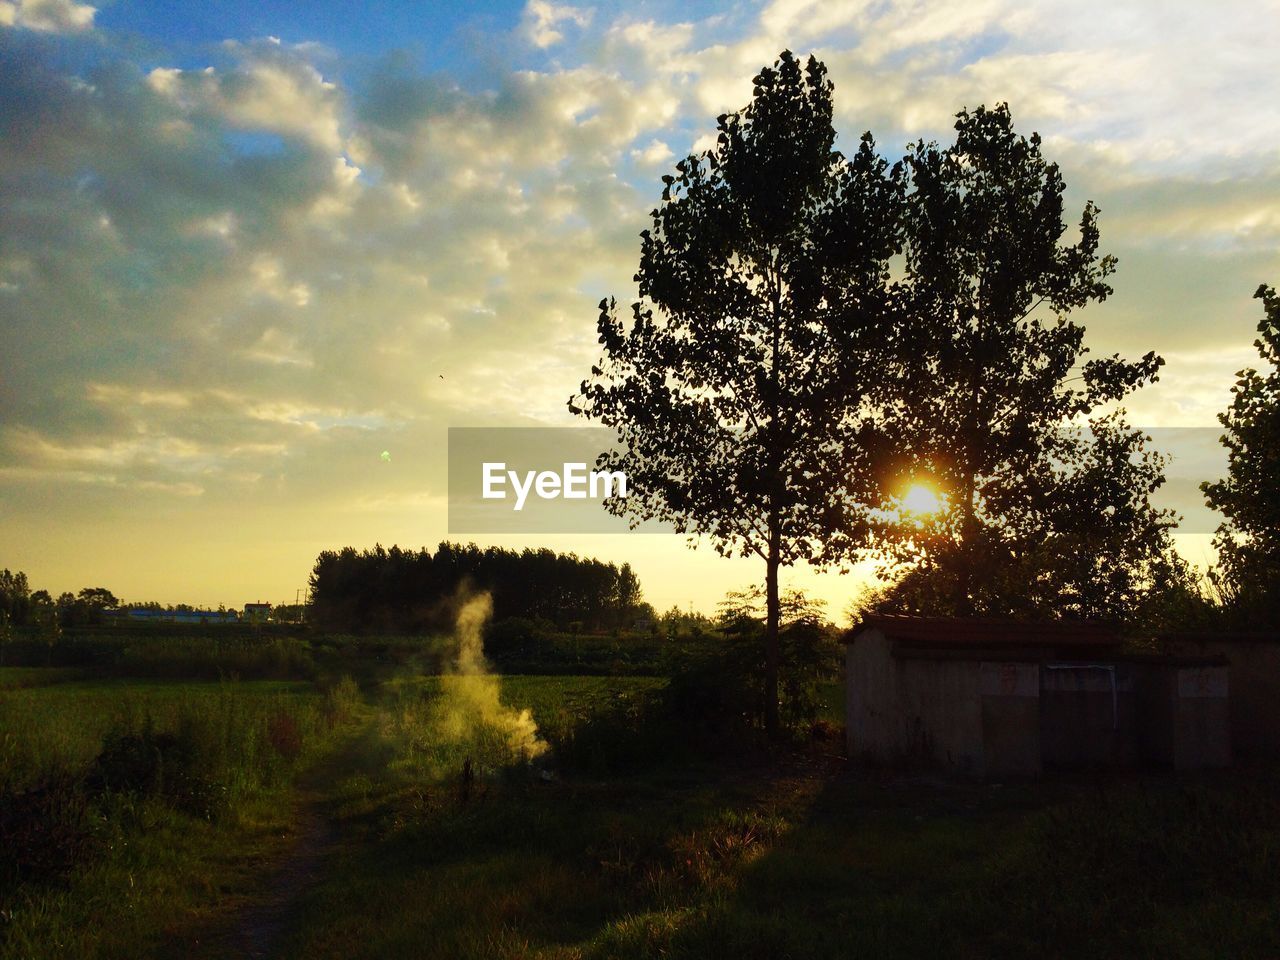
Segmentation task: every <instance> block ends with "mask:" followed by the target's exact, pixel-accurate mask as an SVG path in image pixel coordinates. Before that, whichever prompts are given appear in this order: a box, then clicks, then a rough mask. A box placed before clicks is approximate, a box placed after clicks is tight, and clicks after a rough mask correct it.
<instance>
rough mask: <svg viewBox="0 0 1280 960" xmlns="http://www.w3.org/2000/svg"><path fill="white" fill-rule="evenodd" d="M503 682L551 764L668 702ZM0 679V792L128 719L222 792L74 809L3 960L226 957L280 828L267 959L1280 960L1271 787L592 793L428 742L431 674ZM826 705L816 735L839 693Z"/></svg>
mask: <svg viewBox="0 0 1280 960" xmlns="http://www.w3.org/2000/svg"><path fill="white" fill-rule="evenodd" d="M55 676H57V678H58V679H57V682H50V683H44V682H43V681H44V680H47V679H52V678H53V677H55ZM496 682H497V684H498V686H497V688H496V694H497V697H498V698H499V699H500V702H501V704H502V705H504V706H505V707H507V708H511V709H514V710H516V711H519V710H525V709H527V710H529V711H530V712H531V714H532V718H533V720H534V721H536V723H537V724H538V728H539V732H540V734H541V736H543V737H544V738H545V739H546V740H548V741H549V742H551V744H552V745H553V747H554V746H555V745H557V744H567V743H572V742H573V737H574V731H575V728H576V727H578V726H579V725H581V724H582V723H583V721H584V720H586V719H587V718H590V717H593V716H597V715H599V714H601V713H602V712H604V713H609V712H610V711H613V708H614V707H615V706H616V705H617V704H618V703H620V702H624V703H625V702H630V701H632V700H633V699H636V698H643V697H645V696H646V695H647V694H648V693H649V692H651V691H653V690H655V689H656V688H657V687H659V686H660V685H661V684H662V683H663V681H662V680H659V679H655V678H644V677H625V678H619V677H603V676H578V677H575V676H536V675H528V676H508V677H502V678H498V680H497V681H496ZM0 683H2V684H7V685H5V686H3V687H0V745H3V746H4V751H7V752H4V751H0V771H5V772H6V775H7V776H8V777H9V780H10V782H12V783H18V784H24V785H28V786H31V785H39V784H41V783H46V782H53V781H50V779H49V775H50V771H55V772H56V771H63V772H64V773H70V774H75V773H76V772H77V771H79V772H80V774H81V775H83V774H84V772H85V771H87V770H91V769H93V768H94V764H95V757H97V756H98V754H99V752H101V751H102V750H103V748H104V738H106V740H105V742H108V743H109V742H111V741H110V735H111V734H112V731H120V730H126V731H133V732H134V735H140V731H145V730H146V729H147V726H146V724H147V721H146V719H145V718H146V717H150V718H151V720H150V723H151V725H152V727H154V728H155V729H156V730H173V731H179V730H183V729H187V730H188V731H189V733H190V731H191V730H194V731H195V732H194V733H190V736H191V737H192V738H194V739H193V740H192V742H194V743H197V744H199V745H200V755H201V756H202V757H204V762H206V764H207V766H208V770H207V771H205V772H207V773H208V774H209V776H211V777H213V780H214V782H216V783H219V784H224V785H231V786H234V787H235V789H234V791H233V792H234V802H231V803H230V804H228V805H227V807H226V808H225V809H224V810H223V811H222V812H221V813H220V814H219V815H217V816H202V815H193V814H192V813H191V812H190V810H189V809H186V808H185V807H184V806H183V804H182V803H181V802H180V801H181V800H182V797H181V796H178V797H177V798H176V799H175V798H174V797H173V796H170V795H168V794H166V793H163V792H161V791H159V790H149V791H147V790H144V791H134V792H128V791H124V792H111V793H107V794H105V795H93V796H92V797H89V799H88V800H87V801H86V802H87V803H88V807H87V809H88V810H89V811H90V812H91V813H92V815H93V817H94V818H96V819H94V820H93V823H94V824H95V825H94V827H93V829H92V831H91V836H90V841H91V842H90V843H89V845H88V846H87V847H86V850H87V851H88V854H87V855H86V856H85V857H84V858H83V860H82V861H81V862H79V863H78V865H77V866H76V868H75V869H73V870H71V871H70V872H69V873H66V874H65V875H59V876H58V877H56V878H54V879H52V880H49V881H41V882H39V883H33V884H25V885H22V886H21V887H20V888H19V889H18V891H17V893H16V894H14V893H13V891H12V890H11V891H10V893H9V895H7V896H6V897H5V898H4V899H3V903H0V958H3V960H10V958H15V960H16V958H19V957H22V958H26V957H46V956H48V957H57V956H66V957H92V956H98V957H110V958H114V957H121V958H123V957H147V956H153V957H200V956H204V957H225V956H235V955H238V953H237V950H236V949H235V947H234V946H233V944H234V942H235V941H234V939H233V938H229V936H228V933H229V932H234V931H235V929H236V928H237V924H238V923H240V922H241V919H240V918H242V917H243V913H242V910H243V908H244V907H245V905H246V904H251V903H253V902H255V901H257V900H260V899H262V898H264V897H271V896H276V895H279V894H280V891H279V890H273V888H272V884H273V883H275V882H276V881H274V880H273V877H275V876H276V871H277V870H278V869H279V867H280V865H281V864H283V863H287V862H288V858H289V856H290V852H289V851H290V849H291V843H292V840H291V837H292V836H293V835H294V834H295V833H296V832H297V830H298V821H297V820H296V819H295V812H296V811H298V810H302V809H307V810H310V811H311V812H312V813H311V815H312V816H314V815H315V814H317V813H318V814H319V815H321V816H322V817H323V818H324V819H325V820H326V821H328V822H330V823H331V824H332V825H333V838H332V841H331V845H330V846H328V847H326V849H325V850H324V852H323V856H322V857H321V858H320V860H319V862H320V863H321V865H322V871H321V873H320V875H319V879H318V882H317V884H315V885H314V886H308V885H305V884H303V885H299V886H298V887H297V888H296V889H291V890H287V891H285V894H286V895H287V896H290V897H294V900H293V902H292V903H291V905H290V908H289V912H288V916H287V918H286V920H287V922H286V923H285V925H284V928H283V934H282V940H281V941H280V942H279V943H277V945H276V946H277V947H278V951H277V952H278V953H279V955H280V956H283V957H292V958H304V957H305V958H344V960H346V958H362V957H369V958H373V957H377V958H380V960H381V958H386V960H395V958H398V957H404V958H435V957H439V958H449V960H455V958H456V960H468V958H476V960H479V958H485V960H489V958H499V960H500V958H545V960H598V958H599V960H603V958H658V957H663V958H689V960H693V958H717V957H725V958H733V960H753V958H760V960H764V958H771V960H772V958H810V957H813V958H824V957H831V958H844V957H875V958H881V957H883V958H899V957H900V958H914V957H920V956H931V955H932V956H940V957H960V958H988V957H990V958H1006V957H1007V958H1015V957H1016V958H1022V957H1027V956H1037V957H1048V958H1058V957H1061V958H1075V957H1086V956H1087V957H1101V958H1122V957H1124V958H1127V957H1153V958H1154V957H1174V958H1211V957H1223V956H1231V957H1255V956H1257V957H1265V956H1277V955H1280V906H1278V905H1280V779H1278V778H1277V774H1276V773H1275V772H1267V771H1242V772H1238V773H1233V774H1230V775H1225V776H1219V777H1213V778H1209V777H1206V778H1204V779H1203V780H1200V781H1194V782H1188V781H1175V780H1172V779H1168V778H1165V779H1133V780H1130V781H1127V782H1114V783H1110V784H1105V785H1098V784H1086V783H1080V782H1066V781H1064V782H1045V783H1040V784H1024V785H1008V786H1003V787H996V786H990V785H988V786H981V785H958V784H943V783H936V782H930V781H920V780H915V781H908V780H903V779H895V778H893V777H891V776H888V775H878V774H871V773H867V772H853V771H849V770H846V769H844V768H843V766H842V763H841V761H840V759H839V757H838V754H839V753H841V752H842V746H841V744H840V743H839V741H831V740H827V741H820V742H816V743H814V744H812V745H810V746H809V747H807V748H803V749H800V750H798V751H795V752H789V753H785V754H779V755H777V756H774V757H772V758H762V757H759V756H756V757H754V758H750V757H749V758H746V759H743V758H741V757H740V758H739V759H738V760H737V761H734V762H728V761H715V762H712V761H707V760H703V761H700V762H680V761H677V760H674V759H672V758H670V757H661V756H660V757H657V758H656V759H655V758H652V757H650V758H648V759H646V760H645V761H644V763H643V764H641V765H640V766H638V767H636V768H634V769H631V770H630V771H629V772H627V773H625V774H614V775H610V776H602V775H600V774H599V772H598V771H595V770H594V769H591V768H581V767H574V766H572V765H569V764H565V763H561V762H560V761H559V760H558V759H557V758H556V757H555V756H554V754H553V755H551V756H549V757H545V758H542V759H541V760H540V761H539V762H538V763H537V764H534V765H530V764H527V763H521V762H519V758H516V757H512V756H511V755H510V753H509V752H508V754H507V756H506V760H507V761H512V760H515V761H516V762H514V763H510V764H509V765H504V763H502V762H499V761H500V760H501V758H502V749H501V748H502V744H503V741H501V738H499V740H498V741H494V740H493V739H492V734H493V731H494V729H498V730H499V731H500V730H501V729H502V728H501V725H500V724H499V725H498V726H497V727H494V726H492V725H489V726H484V725H481V726H479V727H465V728H463V732H462V733H460V734H457V740H456V742H453V743H450V744H445V743H441V742H437V741H438V740H439V738H441V737H442V736H444V734H443V733H442V731H443V730H445V729H446V728H445V727H443V726H441V725H440V717H441V713H440V711H441V709H443V708H445V707H447V706H448V704H449V697H450V696H451V695H452V694H450V692H449V691H450V686H451V682H450V681H449V680H447V679H446V680H442V679H441V678H440V677H435V676H412V675H407V674H406V675H403V676H400V677H398V678H396V679H394V680H389V681H386V682H383V683H380V684H376V685H371V686H370V687H369V688H368V689H367V690H366V691H365V697H366V699H367V702H365V703H356V702H355V692H354V690H353V689H351V688H346V691H345V694H344V696H345V700H344V701H343V702H344V703H345V708H344V710H345V716H346V719H345V721H335V719H334V715H333V713H332V709H331V708H332V702H333V695H332V694H326V693H325V692H323V691H322V690H320V689H319V688H317V687H316V686H314V685H312V684H307V683H296V682H269V681H256V682H245V683H189V682H183V683H163V682H154V681H148V682H141V681H107V682H89V681H85V680H83V679H77V678H76V677H75V676H74V675H70V674H61V675H60V674H56V673H55V672H50V674H48V675H46V676H43V677H41V676H35V675H32V674H30V673H18V674H8V673H7V672H6V673H0ZM821 693H822V700H823V703H824V708H823V714H822V716H823V718H824V719H827V720H828V721H829V722H835V723H837V724H838V723H839V722H840V720H841V719H842V712H843V703H842V690H841V689H840V687H839V685H829V686H825V687H824V688H823V689H822V691H821ZM615 712H616V711H615ZM282 714H287V715H288V716H290V717H291V718H292V719H291V721H290V722H291V723H292V724H293V725H294V727H296V730H297V732H298V734H299V738H300V739H299V748H298V751H297V753H296V755H294V756H291V757H285V756H282V755H279V750H278V749H276V748H273V747H271V746H270V744H271V743H272V742H273V741H272V737H271V736H270V735H269V732H270V728H271V724H272V718H273V717H276V718H278V717H279V716H281V715H282ZM623 715H624V716H625V714H623ZM193 718H194V719H193ZM184 724H185V725H186V726H185V727H184ZM193 724H194V726H192V725H193ZM604 729H605V730H606V731H607V732H608V733H609V735H610V736H616V737H618V738H625V737H627V736H628V735H629V734H628V732H627V730H626V729H625V726H624V725H618V726H613V725H609V726H606V727H605V728H604ZM455 733H456V731H455ZM450 736H453V734H450ZM433 738H434V739H433ZM276 739H279V738H278V737H277V738H276ZM147 742H148V743H150V742H152V741H147ZM156 742H160V741H156ZM495 743H496V746H495ZM617 746H618V748H619V749H621V748H622V747H623V746H624V744H622V743H618V744H617ZM483 750H492V751H496V752H494V753H493V755H492V758H491V759H489V760H486V759H484V755H483V754H482V751H483ZM467 760H474V761H476V763H475V766H474V770H473V776H472V778H470V779H468V778H465V777H464V776H463V765H464V763H465V762H466V761H467ZM200 769H201V770H202V771H204V770H205V768H204V767H201V768H200Z"/></svg>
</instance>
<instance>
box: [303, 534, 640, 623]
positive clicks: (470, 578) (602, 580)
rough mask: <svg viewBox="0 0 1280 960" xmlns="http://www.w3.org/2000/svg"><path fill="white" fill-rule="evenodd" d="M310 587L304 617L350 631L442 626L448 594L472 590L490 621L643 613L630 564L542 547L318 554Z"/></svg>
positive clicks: (448, 616) (452, 546)
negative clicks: (486, 595) (482, 595)
mask: <svg viewBox="0 0 1280 960" xmlns="http://www.w3.org/2000/svg"><path fill="white" fill-rule="evenodd" d="M310 584H311V608H310V614H311V620H312V622H313V623H314V624H316V625H317V626H320V627H322V628H324V629H331V630H344V631H352V632H378V631H381V632H388V631H389V632H401V633H420V632H430V631H441V630H449V629H451V628H452V626H453V617H454V613H455V605H456V601H457V598H458V597H459V596H461V595H462V594H464V593H465V592H467V591H479V590H487V591H489V592H490V593H491V594H492V595H493V609H494V619H495V620H501V619H507V618H512V617H519V618H524V619H529V620H545V621H547V622H550V623H552V624H554V625H555V626H556V627H558V628H560V629H562V630H569V629H577V628H581V629H587V630H599V629H606V628H611V627H615V626H622V625H626V624H628V623H630V622H631V621H632V620H634V619H635V618H637V617H640V616H647V615H650V614H651V610H650V608H649V607H648V605H647V604H644V603H643V598H642V595H641V589H640V582H639V580H638V579H637V577H636V575H635V573H634V572H633V571H632V569H631V566H630V564H626V563H624V564H622V566H620V567H619V566H616V565H615V564H612V563H604V562H603V561H600V560H596V559H592V558H585V557H579V556H577V555H576V554H573V553H557V552H555V551H553V550H549V549H545V548H544V549H540V550H533V549H525V550H522V551H515V550H507V549H503V548H501V547H488V548H485V549H481V548H480V547H478V546H476V545H475V544H467V545H465V546H464V545H462V544H456V543H441V544H440V545H439V546H438V547H437V548H436V549H435V551H434V552H433V551H431V550H430V549H428V548H426V547H423V548H422V549H420V550H404V549H401V548H400V547H398V546H392V547H390V548H384V547H383V546H381V545H380V544H379V545H378V546H375V547H374V548H373V549H371V550H356V549H355V548H354V547H345V548H343V549H342V550H336V551H335V550H326V551H325V552H323V553H321V554H320V556H319V557H318V558H317V560H316V563H315V567H314V568H313V569H312V572H311V580H310Z"/></svg>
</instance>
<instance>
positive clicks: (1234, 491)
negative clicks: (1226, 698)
mask: <svg viewBox="0 0 1280 960" xmlns="http://www.w3.org/2000/svg"><path fill="white" fill-rule="evenodd" d="M1254 296H1255V297H1256V298H1258V299H1259V300H1261V301H1262V306H1263V316H1262V320H1261V321H1259V323H1258V334H1259V336H1258V339H1257V340H1255V341H1254V346H1255V347H1257V349H1258V353H1259V355H1260V356H1261V357H1262V359H1263V360H1264V361H1265V362H1266V364H1267V368H1266V369H1265V370H1264V371H1263V372H1259V371H1258V370H1255V369H1253V368H1249V369H1246V370H1241V371H1240V373H1239V374H1237V379H1236V382H1235V386H1233V387H1232V389H1231V406H1230V407H1228V408H1227V410H1226V412H1225V413H1222V414H1220V415H1219V417H1218V420H1219V422H1221V424H1222V426H1223V427H1224V428H1225V429H1226V433H1225V434H1223V436H1222V443H1223V445H1224V446H1225V447H1226V448H1227V455H1228V460H1227V476H1226V477H1225V478H1224V479H1222V480H1219V481H1218V482H1216V483H1206V484H1204V485H1203V486H1202V488H1201V489H1203V491H1204V493H1205V498H1206V500H1207V502H1208V504H1209V506H1210V507H1212V508H1213V509H1215V510H1220V511H1222V513H1223V514H1224V515H1225V517H1226V520H1225V521H1224V522H1223V523H1222V524H1221V525H1220V526H1219V527H1218V532H1217V535H1216V536H1215V537H1214V546H1215V547H1216V548H1217V551H1218V569H1217V570H1216V571H1214V573H1213V576H1214V578H1215V580H1216V581H1217V586H1218V588H1219V591H1220V592H1221V593H1222V595H1223V597H1224V599H1225V600H1226V601H1227V603H1228V604H1229V606H1230V607H1231V608H1232V613H1233V614H1234V615H1235V616H1236V617H1238V618H1239V619H1241V620H1242V621H1244V622H1246V623H1257V624H1267V625H1272V626H1274V624H1275V623H1276V621H1277V619H1278V618H1280V496H1277V491H1280V296H1277V294H1276V290H1275V288H1274V287H1269V286H1266V285H1265V284H1264V285H1262V286H1260V287H1258V290H1257V292H1256V293H1255V294H1254Z"/></svg>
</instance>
